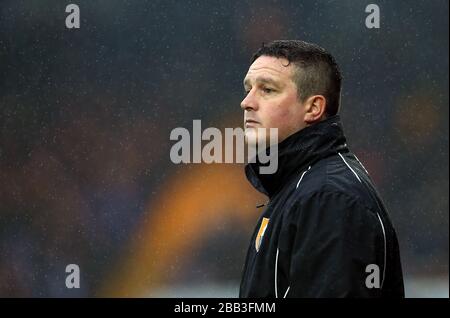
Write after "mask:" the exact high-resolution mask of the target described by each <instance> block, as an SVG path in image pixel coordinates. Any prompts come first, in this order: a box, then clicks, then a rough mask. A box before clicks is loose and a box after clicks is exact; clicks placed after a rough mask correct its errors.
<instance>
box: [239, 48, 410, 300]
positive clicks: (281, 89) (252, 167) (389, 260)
mask: <svg viewBox="0 0 450 318" xmlns="http://www.w3.org/2000/svg"><path fill="white" fill-rule="evenodd" d="M244 87H245V91H246V96H245V98H244V100H243V101H242V103H241V107H242V109H243V110H244V121H245V133H246V137H247V139H249V138H254V136H257V134H256V133H255V130H256V129H257V128H278V140H279V144H278V156H279V157H278V170H277V171H276V172H275V173H274V174H260V173H259V169H258V168H259V166H260V164H259V163H258V160H257V162H256V163H250V164H248V165H247V166H246V167H245V172H246V175H247V178H248V180H249V181H250V182H251V184H252V185H253V186H254V187H255V188H256V189H257V190H259V191H260V192H262V193H264V194H266V195H267V196H268V197H269V202H268V204H266V206H265V207H264V210H263V213H262V215H261V217H260V219H259V221H258V223H257V226H256V229H255V231H254V234H253V236H252V239H251V244H250V247H249V249H248V253H247V259H246V263H245V266H244V271H243V277H242V282H241V286H240V297H279V298H281V297H404V287H403V275H402V269H401V263H400V255H399V247H398V241H397V237H396V233H395V231H394V228H393V226H392V224H391V221H390V220H389V216H388V214H387V211H386V208H385V206H384V204H383V202H382V201H381V199H380V197H379V195H378V193H377V191H376V190H375V187H374V185H373V183H372V181H371V179H370V177H369V175H368V173H367V171H366V170H365V168H364V167H363V166H362V164H361V163H360V162H359V160H358V159H357V158H356V156H355V155H354V154H352V153H351V152H350V151H349V149H348V147H347V144H346V138H345V136H344V133H343V129H342V125H341V123H340V118H339V115H337V113H338V110H339V103H340V91H341V75H340V71H339V68H338V65H337V64H336V62H335V60H334V58H333V57H332V56H331V55H330V54H329V53H328V52H327V51H325V50H324V49H323V48H321V47H319V46H317V45H315V44H310V43H306V42H303V41H275V42H272V43H270V44H269V45H266V46H264V45H263V47H262V48H260V49H259V50H258V51H257V52H256V53H255V54H254V56H253V58H252V60H251V66H250V68H249V70H248V73H247V75H246V76H245V79H244ZM256 138H257V137H256Z"/></svg>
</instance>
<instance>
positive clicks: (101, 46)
mask: <svg viewBox="0 0 450 318" xmlns="http://www.w3.org/2000/svg"><path fill="white" fill-rule="evenodd" d="M71 2H73V3H76V4H78V5H79V6H80V10H81V28H80V29H78V30H68V29H66V28H65V23H64V21H65V18H66V16H67V14H66V13H65V7H66V5H67V4H69V3H71ZM71 2H67V3H66V2H64V1H46V0H40V1H16V0H9V1H2V2H1V4H0V111H1V112H0V136H1V137H0V296H2V297H94V296H114V297H131V296H137V297H155V296H157V297H184V296H188V297H236V296H237V295H238V287H239V279H240V275H241V270H242V266H243V262H244V257H245V253H246V249H247V247H248V243H249V239H250V236H251V232H252V230H253V227H254V226H255V221H256V218H257V216H258V211H257V209H256V208H255V205H256V204H258V203H261V202H264V201H265V198H264V197H262V196H261V195H259V194H258V193H257V192H256V191H255V190H254V189H253V188H251V187H250V185H249V184H248V183H247V181H246V180H245V177H244V174H243V170H242V169H243V166H242V165H224V164H222V165H220V164H216V165H204V164H196V165H194V164H191V165H174V164H173V163H171V161H170V158H169V151H170V147H171V145H172V144H173V142H171V141H170V140H169V134H170V131H171V130H172V129H173V128H175V127H186V128H188V129H191V128H190V127H191V126H192V120H193V119H201V120H202V126H203V127H207V126H210V127H218V128H221V129H223V128H224V127H239V126H240V125H241V124H242V112H241V109H240V108H239V104H240V100H241V98H242V96H243V94H242V93H243V92H242V90H243V89H242V79H243V76H244V74H245V73H246V70H247V68H248V61H249V59H250V56H251V54H252V53H253V51H254V50H256V49H257V48H258V47H259V46H260V45H261V43H262V42H267V41H270V40H274V39H286V38H296V39H302V40H306V41H310V42H315V43H318V44H320V45H322V46H324V47H325V48H327V49H328V50H330V51H331V52H332V53H333V54H334V55H335V57H336V58H337V60H338V62H339V64H340V65H341V69H342V72H343V74H344V88H343V98H342V104H343V106H342V111H341V115H342V118H343V123H344V127H345V129H346V131H347V136H348V141H349V144H350V146H351V147H352V149H353V151H354V152H355V153H356V154H357V155H358V156H359V157H360V159H361V160H362V161H363V162H364V163H365V164H366V166H367V168H368V170H369V172H370V173H371V175H372V177H373V178H374V180H375V182H376V184H377V185H378V187H379V190H380V192H381V194H382V196H383V198H384V200H385V203H386V205H387V206H388V207H389V210H390V214H391V218H392V220H393V223H394V224H395V226H396V229H397V232H398V235H399V240H400V247H401V254H402V260H403V270H404V274H405V283H406V294H407V296H408V297H448V294H449V289H448V283H449V278H448V251H449V246H448V242H449V240H448V230H449V227H448V226H449V224H448V215H449V200H448V198H449V171H448V167H449V161H448V132H449V131H448V118H449V117H448V116H449V112H448V109H449V107H448V105H449V100H448V87H449V83H448V70H449V68H448V58H449V52H448V36H449V34H448V30H449V29H448V1H446V0H433V1H419V0H415V1H379V0H376V1H351V0H345V1H293V0H292V1H214V0H212V1H199V0H195V1H149V2H148V3H144V2H143V1H111V0H108V1H106V0H102V1H100V0H98V1H78V0H74V1H71ZM369 3H376V4H378V5H379V6H380V9H381V28H380V29H370V30H369V29H367V28H366V27H365V24H364V21H365V18H366V16H367V13H365V12H364V9H365V7H366V5H368V4H369ZM71 263H75V264H78V265H79V266H80V269H81V288H80V289H71V290H69V289H66V287H65V284H64V282H65V277H66V273H65V267H66V265H67V264H71Z"/></svg>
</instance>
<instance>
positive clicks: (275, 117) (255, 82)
mask: <svg viewBox="0 0 450 318" xmlns="http://www.w3.org/2000/svg"><path fill="white" fill-rule="evenodd" d="M286 65H288V61H287V60H286V59H284V58H276V57H271V56H260V57H259V58H257V59H256V60H255V61H254V62H253V64H252V65H250V68H249V70H248V72H247V75H246V76H245V79H244V89H245V91H246V96H245V98H244V100H243V101H242V102H241V108H242V109H243V110H244V127H245V137H246V140H247V142H248V143H251V144H256V143H257V142H258V136H257V128H278V142H281V141H282V140H284V139H286V138H287V137H288V136H290V135H292V134H293V133H295V132H297V131H299V130H301V129H303V128H304V127H305V126H306V124H305V122H304V120H303V119H304V115H305V110H304V108H305V107H303V105H302V103H301V102H300V101H299V98H298V95H297V86H296V84H295V83H294V81H293V76H294V71H295V66H294V65H293V64H292V63H291V64H289V66H286ZM267 136H268V131H267ZM266 140H268V138H266ZM267 145H268V144H267Z"/></svg>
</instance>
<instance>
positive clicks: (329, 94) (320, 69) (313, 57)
mask: <svg viewBox="0 0 450 318" xmlns="http://www.w3.org/2000/svg"><path fill="white" fill-rule="evenodd" d="M263 55H265V56H273V57H277V58H285V59H287V60H288V62H289V64H290V63H294V65H295V66H297V71H296V72H295V73H296V74H295V75H294V79H293V80H294V82H295V83H296V84H297V92H298V94H299V98H300V101H302V102H304V101H305V100H306V99H307V98H308V97H310V96H312V95H315V94H320V95H323V96H325V98H326V101H327V103H326V108H325V113H326V115H328V116H333V115H336V114H337V113H338V111H339V105H340V97H341V82H342V76H341V72H340V71H339V66H338V65H337V63H336V60H335V59H334V57H333V56H332V55H331V54H330V53H328V52H327V51H326V50H325V49H324V48H322V47H320V46H318V45H316V44H312V43H308V42H304V41H299V40H278V41H273V42H271V43H269V44H264V43H263V45H262V47H260V48H259V49H258V51H256V53H255V54H253V56H252V59H251V62H250V64H252V63H253V62H254V61H255V60H256V59H257V58H259V57H260V56H263ZM289 64H288V65H289ZM286 66H287V65H286Z"/></svg>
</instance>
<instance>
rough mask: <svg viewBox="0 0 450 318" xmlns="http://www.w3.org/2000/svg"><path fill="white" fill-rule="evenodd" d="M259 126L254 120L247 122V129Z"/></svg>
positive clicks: (247, 120)
mask: <svg viewBox="0 0 450 318" xmlns="http://www.w3.org/2000/svg"><path fill="white" fill-rule="evenodd" d="M257 125H259V122H258V121H256V120H253V119H246V120H245V128H251V127H256V126H257Z"/></svg>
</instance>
